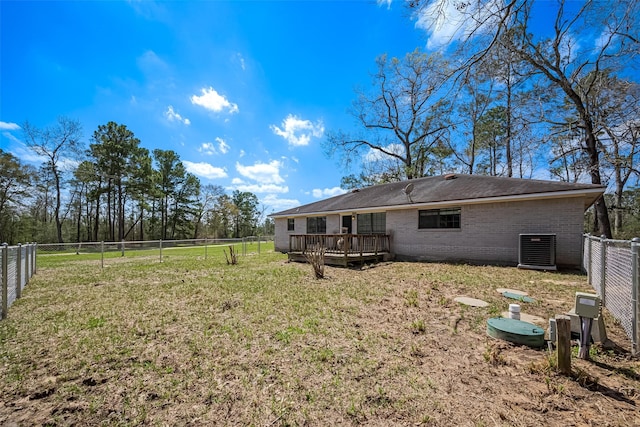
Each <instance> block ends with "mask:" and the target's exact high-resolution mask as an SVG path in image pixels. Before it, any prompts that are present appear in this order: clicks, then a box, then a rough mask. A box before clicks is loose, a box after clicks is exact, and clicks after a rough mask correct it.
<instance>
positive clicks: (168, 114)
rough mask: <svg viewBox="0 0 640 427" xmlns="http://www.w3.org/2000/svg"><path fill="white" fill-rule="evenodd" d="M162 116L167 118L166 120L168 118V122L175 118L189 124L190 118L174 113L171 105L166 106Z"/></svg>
mask: <svg viewBox="0 0 640 427" xmlns="http://www.w3.org/2000/svg"><path fill="white" fill-rule="evenodd" d="M164 116H165V117H166V118H167V120H169V121H170V122H172V121H174V120H177V121H179V122H181V123H184V124H185V125H187V126H189V125H190V124H191V120H189V119H187V118H186V117H182V116H181V115H180V114H178V113H176V112H175V111H174V110H173V106H172V105H169V106H168V107H167V111H165V112H164Z"/></svg>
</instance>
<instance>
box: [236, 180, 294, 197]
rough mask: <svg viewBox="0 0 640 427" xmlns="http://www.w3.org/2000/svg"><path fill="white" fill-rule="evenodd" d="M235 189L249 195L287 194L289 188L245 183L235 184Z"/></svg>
mask: <svg viewBox="0 0 640 427" xmlns="http://www.w3.org/2000/svg"><path fill="white" fill-rule="evenodd" d="M235 189H236V190H238V191H247V192H249V193H256V194H260V193H270V194H274V193H288V192H289V187H287V186H286V185H276V184H246V183H238V182H236V183H235Z"/></svg>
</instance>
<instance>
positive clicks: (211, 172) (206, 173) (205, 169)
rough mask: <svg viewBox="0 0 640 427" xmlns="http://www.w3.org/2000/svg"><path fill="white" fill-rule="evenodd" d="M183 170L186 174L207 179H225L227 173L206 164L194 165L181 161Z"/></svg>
mask: <svg viewBox="0 0 640 427" xmlns="http://www.w3.org/2000/svg"><path fill="white" fill-rule="evenodd" d="M182 164H184V166H185V168H186V169H187V171H188V172H191V173H192V174H194V175H197V176H201V177H204V178H208V179H216V178H226V177H227V172H226V171H225V170H224V169H222V168H217V167H215V166H212V165H210V164H209V163H206V162H199V163H194V162H190V161H188V160H183V161H182Z"/></svg>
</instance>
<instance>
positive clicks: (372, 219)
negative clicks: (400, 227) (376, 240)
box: [358, 212, 387, 234]
mask: <svg viewBox="0 0 640 427" xmlns="http://www.w3.org/2000/svg"><path fill="white" fill-rule="evenodd" d="M386 229H387V214H386V212H373V213H366V214H358V234H384V233H385V231H386Z"/></svg>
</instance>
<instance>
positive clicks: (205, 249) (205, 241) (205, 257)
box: [204, 237, 207, 260]
mask: <svg viewBox="0 0 640 427" xmlns="http://www.w3.org/2000/svg"><path fill="white" fill-rule="evenodd" d="M204 259H205V260H206V259H207V238H206V237H205V238H204Z"/></svg>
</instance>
